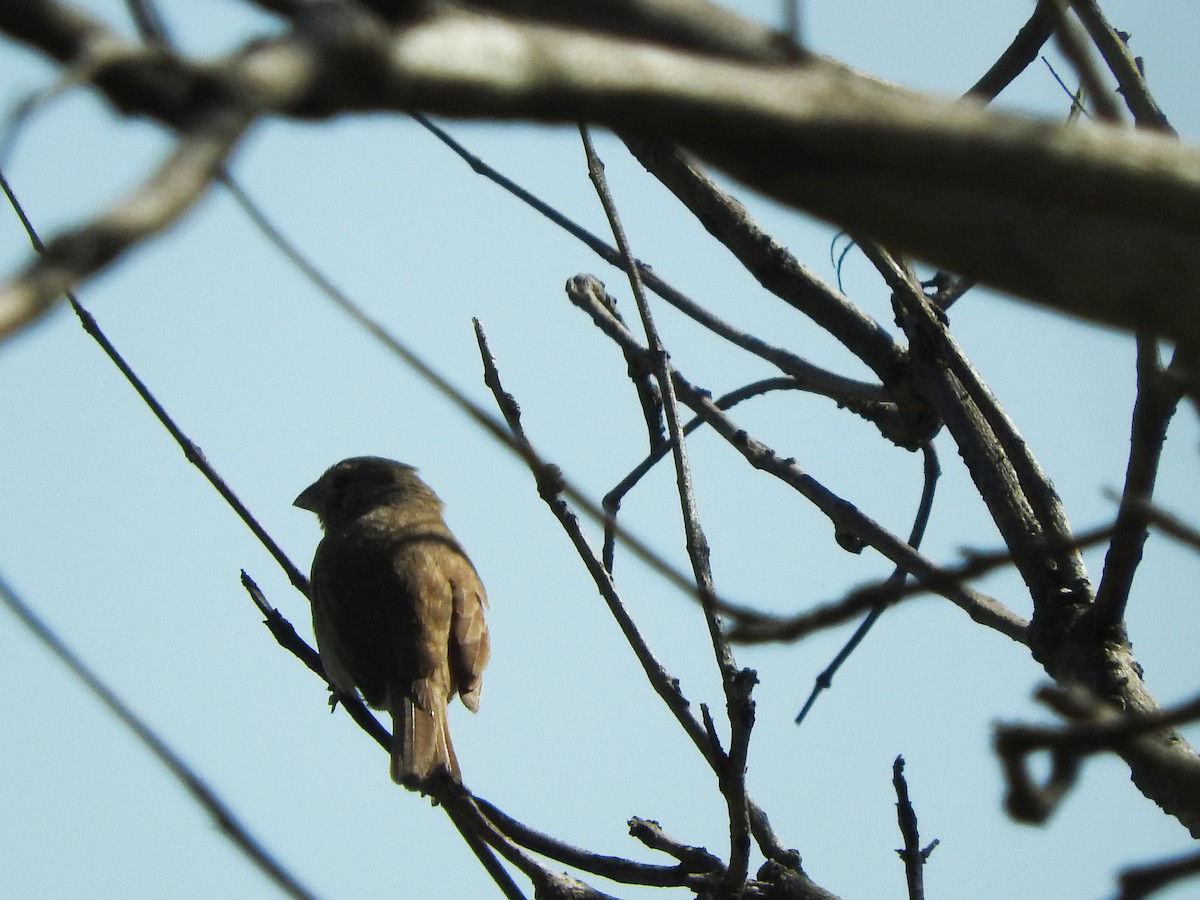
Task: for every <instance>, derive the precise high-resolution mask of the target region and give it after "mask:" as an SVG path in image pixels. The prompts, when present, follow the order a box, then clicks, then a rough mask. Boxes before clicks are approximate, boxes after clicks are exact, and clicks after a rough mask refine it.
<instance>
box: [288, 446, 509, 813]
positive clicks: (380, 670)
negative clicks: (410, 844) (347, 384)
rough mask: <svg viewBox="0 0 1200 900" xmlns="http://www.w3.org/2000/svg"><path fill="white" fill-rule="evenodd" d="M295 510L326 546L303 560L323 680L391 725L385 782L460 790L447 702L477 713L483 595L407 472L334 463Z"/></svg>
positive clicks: (487, 648)
mask: <svg viewBox="0 0 1200 900" xmlns="http://www.w3.org/2000/svg"><path fill="white" fill-rule="evenodd" d="M295 505H296V506H298V507H300V508H301V509H307V510H310V511H312V512H314V513H316V514H317V518H318V519H320V521H321V526H322V527H323V528H324V530H325V537H324V538H323V539H322V540H321V543H320V544H319V545H318V546H317V552H316V555H315V556H314V557H313V565H312V578H311V586H310V593H311V597H310V599H311V601H312V614H313V630H314V631H315V632H316V637H317V649H318V650H319V651H320V654H321V662H322V664H323V665H324V666H325V672H326V674H327V675H328V676H329V678H330V680H331V681H332V682H333V683H334V685H335V686H336V687H337V688H338V690H340V691H342V692H343V693H345V694H347V695H351V696H353V694H354V691H355V690H356V689H357V690H358V691H359V692H360V693H361V694H362V697H363V699H364V700H365V701H366V702H367V703H368V704H370V705H371V706H373V707H375V708H376V709H385V710H387V711H388V712H389V713H391V716H392V767H391V771H392V780H393V781H395V782H396V783H397V784H402V785H404V786H405V787H407V788H409V789H410V790H417V789H421V788H422V787H424V786H425V785H426V784H427V783H428V782H429V780H430V779H432V778H434V777H435V776H437V775H439V773H442V772H444V773H445V774H447V775H449V777H451V778H453V779H454V781H456V782H461V781H462V776H461V773H460V772H459V768H458V759H457V758H456V757H455V755H454V746H453V744H451V742H450V728H449V723H448V722H447V709H446V704H447V701H448V700H450V699H451V698H452V697H453V696H454V694H456V693H457V694H458V695H459V696H460V697H462V701H463V703H464V704H465V705H466V707H467V708H468V709H470V710H471V711H472V712H474V711H476V710H477V709H478V708H479V692H480V690H481V688H482V686H483V669H484V666H486V665H487V662H488V657H489V656H490V655H491V642H490V639H489V637H488V630H487V623H486V622H485V621H484V607H486V606H487V595H486V594H485V593H484V590H483V585H482V584H481V583H480V581H479V575H478V574H476V572H475V567H474V566H473V565H471V561H470V560H469V559H468V558H467V554H466V553H465V552H463V549H462V547H461V546H459V543H458V541H456V540H455V539H454V535H453V534H451V533H450V529H449V528H447V527H446V523H445V521H444V520H443V519H442V501H441V500H439V499H438V497H437V495H436V494H435V493H434V492H433V490H432V489H430V487H429V486H428V485H427V484H425V482H423V481H422V480H421V479H420V478H418V477H417V470H416V469H414V468H413V467H412V466H406V465H404V464H403V463H398V462H394V461H392V460H390V459H381V458H379V457H374V456H361V457H354V458H351V459H346V460H342V462H340V463H338V464H337V465H335V466H333V467H332V468H330V469H329V470H328V471H327V472H325V474H324V475H322V476H321V477H320V478H319V479H317V481H316V482H314V483H313V484H311V485H310V486H309V487H307V488H305V489H304V491H303V493H301V494H300V496H299V497H297V498H296V500H295Z"/></svg>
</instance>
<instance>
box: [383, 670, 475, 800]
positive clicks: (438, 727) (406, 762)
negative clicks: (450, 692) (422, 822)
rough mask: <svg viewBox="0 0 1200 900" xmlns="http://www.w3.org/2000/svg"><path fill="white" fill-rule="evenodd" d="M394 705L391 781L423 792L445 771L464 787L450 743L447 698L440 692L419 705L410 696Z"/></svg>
mask: <svg viewBox="0 0 1200 900" xmlns="http://www.w3.org/2000/svg"><path fill="white" fill-rule="evenodd" d="M396 694H400V696H399V698H398V700H399V702H395V701H393V703H392V709H391V713H392V781H394V782H396V784H401V785H404V787H406V788H408V789H409V790H420V789H421V788H422V787H423V786H424V785H425V784H426V783H427V782H428V781H429V780H430V779H431V778H433V777H435V776H436V775H438V773H439V772H440V771H443V770H444V772H445V773H446V774H448V775H449V777H450V778H452V779H453V780H454V781H455V782H456V783H460V784H461V783H462V773H461V772H460V771H459V769H458V757H456V756H455V755H454V744H452V743H451V742H450V722H449V717H448V716H447V710H446V698H445V696H444V695H443V694H442V693H441V692H440V691H436V690H435V691H429V692H428V694H427V695H426V696H425V697H423V698H422V699H423V700H425V701H426V703H425V704H421V703H418V702H416V701H415V700H414V699H413V697H412V696H411V695H410V693H409V692H407V691H404V692H400V691H397V692H393V696H395V695H396Z"/></svg>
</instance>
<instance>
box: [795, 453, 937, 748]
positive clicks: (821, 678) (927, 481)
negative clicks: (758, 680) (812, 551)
mask: <svg viewBox="0 0 1200 900" xmlns="http://www.w3.org/2000/svg"><path fill="white" fill-rule="evenodd" d="M921 449H922V454H923V456H924V461H925V466H924V479H923V484H922V487H921V500H920V502H919V503H918V504H917V513H916V515H915V516H914V517H913V527H912V530H911V531H910V532H909V535H908V545H909V546H910V547H912V548H913V549H914V550H919V549H920V548H921V540H922V539H923V538H924V537H925V529H926V527H927V526H928V525H929V516H930V515H931V514H932V513H933V496H934V493H935V492H936V489H937V482H938V477H939V476H940V475H941V473H942V469H941V466H940V465H938V458H937V450H936V449H935V448H934V446H933V444H926V445H925V446H924V447H922V448H921ZM907 578H908V572H906V571H905V570H904V569H902V568H900V567H899V566H897V567H896V569H895V571H893V572H892V574H891V575H890V576H889V577H888V579H887V580H886V581H885V582H884V586H885V587H897V588H899V587H901V586H903V584H904V582H905V580H906V579H907ZM885 609H887V605H886V604H881V605H880V606H876V607H875V608H874V609H872V610H871V611H870V612H869V613H867V617H866V618H865V619H863V621H862V623H861V624H860V625H859V626H858V628H856V629H854V634H852V635H851V636H850V640H848V641H846V645H845V646H844V647H842V649H841V650H840V651H838V654H837V656H835V657H834V658H833V661H832V662H831V663H830V664H829V665H828V666H826V667H825V670H824V671H823V672H821V674H820V675H818V676H817V680H816V683H815V684H813V689H812V691H811V692H810V693H809V695H808V699H807V700H806V701H804V706H802V707H801V708H800V712H799V713H797V714H796V724H797V725H799V724H801V723H802V722H803V721H804V717H805V716H807V715H808V711H809V710H810V709H812V708H813V704H814V703H816V702H817V697H819V696H820V695H821V693H822V692H824V691H826V690H828V689H829V688H830V687H831V686H832V685H833V676H834V675H835V674H837V671H838V669H840V668H841V667H842V664H843V663H844V662H845V661H846V660H847V659H849V658H850V654H851V653H853V652H854V650H855V648H857V647H858V645H859V644H861V643H862V640H863V638H865V637H866V636H867V632H869V631H870V630H871V628H872V627H873V626H874V625H875V623H876V622H877V621H878V620H879V617H880V616H881V615H883V611H884V610H885Z"/></svg>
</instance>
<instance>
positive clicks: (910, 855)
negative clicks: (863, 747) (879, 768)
mask: <svg viewBox="0 0 1200 900" xmlns="http://www.w3.org/2000/svg"><path fill="white" fill-rule="evenodd" d="M892 786H893V787H894V788H895V790H896V818H897V820H898V821H899V823H900V834H901V836H902V837H903V838H904V849H902V850H897V851H896V852H897V853H898V854H899V855H900V859H901V860H903V862H904V879H905V881H906V882H907V884H908V900H925V863H926V862H927V861H928V859H929V854H931V853H932V852H933V849H934V848H935V847H936V846H937V845H938V843H939V842H938V841H936V840H935V841H933V842H932V843H930V845H929V846H928V847H925V848H924V849H922V848H921V835H920V832H919V830H918V829H917V811H916V810H915V809H913V805H912V800H910V799H909V796H908V781H907V780H905V778H904V757H903V756H897V757H896V760H895V762H893V763H892Z"/></svg>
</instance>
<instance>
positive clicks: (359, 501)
mask: <svg viewBox="0 0 1200 900" xmlns="http://www.w3.org/2000/svg"><path fill="white" fill-rule="evenodd" d="M384 498H386V499H388V500H390V501H394V500H396V499H413V500H416V499H420V500H425V501H429V502H432V503H434V504H436V508H437V509H438V510H440V509H441V505H442V503H441V501H440V500H439V499H438V497H437V495H436V494H435V493H434V492H433V490H432V489H431V488H430V487H429V486H428V485H427V484H425V482H423V481H422V480H421V479H420V478H419V477H418V476H417V470H416V469H415V468H413V467H412V466H410V465H407V464H405V463H402V462H396V461H395V460H393V459H384V458H383V457H381V456H352V457H350V458H349V459H343V460H342V461H341V462H339V463H337V464H335V465H333V466H330V467H329V468H328V469H326V470H325V473H324V474H323V475H321V477H320V478H318V479H317V480H316V481H314V482H313V483H312V484H310V485H309V486H308V487H306V488H305V489H304V490H303V491H301V492H300V496H298V497H297V498H296V499H295V500H293V501H292V505H293V506H297V507H299V508H300V509H307V510H308V511H309V512H314V513H316V514H317V518H318V519H320V520H321V524H322V525H325V524H326V523H327V522H328V521H329V520H330V519H331V518H334V517H337V516H338V515H357V514H358V513H361V512H365V511H366V510H367V509H369V508H370V507H371V506H374V505H376V504H377V503H378V502H379V501H380V500H382V499H384Z"/></svg>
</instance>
